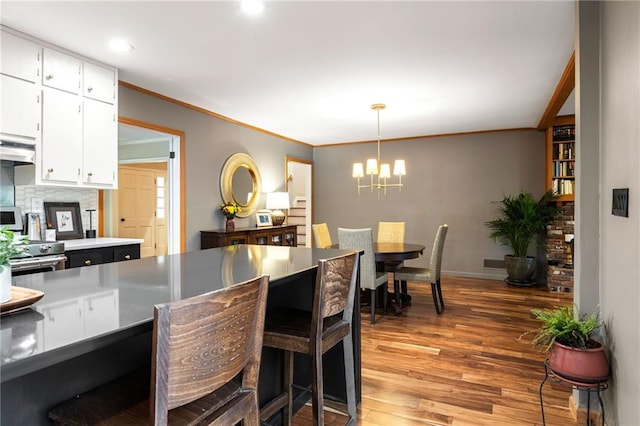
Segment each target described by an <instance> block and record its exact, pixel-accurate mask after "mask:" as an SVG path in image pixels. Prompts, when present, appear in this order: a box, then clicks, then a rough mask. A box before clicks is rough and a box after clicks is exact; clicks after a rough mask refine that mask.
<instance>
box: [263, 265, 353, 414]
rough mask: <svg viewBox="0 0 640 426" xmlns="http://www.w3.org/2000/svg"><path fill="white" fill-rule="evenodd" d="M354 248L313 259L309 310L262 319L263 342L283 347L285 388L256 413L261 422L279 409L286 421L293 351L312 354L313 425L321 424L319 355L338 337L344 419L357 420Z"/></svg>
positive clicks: (285, 311) (289, 410) (289, 408)
mask: <svg viewBox="0 0 640 426" xmlns="http://www.w3.org/2000/svg"><path fill="white" fill-rule="evenodd" d="M358 258H359V255H358V254H357V253H351V254H348V255H344V256H338V257H334V258H331V259H326V260H320V261H319V262H318V275H317V277H316V284H315V293H314V298H313V306H312V311H311V312H308V311H300V310H296V309H279V310H274V311H270V312H269V313H268V314H267V318H266V320H265V329H264V341H263V345H264V346H267V347H271V348H276V349H282V350H283V351H285V354H284V392H283V393H282V394H281V395H279V396H277V397H276V398H274V399H273V400H272V401H271V402H269V403H268V404H266V405H265V406H264V407H263V408H262V410H261V411H260V418H261V420H263V421H266V420H267V419H269V418H270V417H271V416H273V415H274V414H276V413H277V412H278V411H280V410H281V409H282V408H284V414H283V418H284V424H286V425H290V424H291V418H292V406H293V393H292V387H293V359H294V353H295V352H298V353H302V354H306V355H309V357H311V381H312V383H311V393H312V404H313V424H314V425H323V424H324V394H323V383H322V355H323V354H324V353H325V352H327V351H328V350H329V349H331V348H332V347H334V346H335V345H337V344H338V343H340V342H341V341H342V345H343V351H344V366H345V367H344V369H345V372H344V374H345V379H346V390H347V407H346V409H347V413H348V415H349V420H348V422H347V424H355V422H356V392H355V371H354V361H353V341H352V336H351V322H352V318H353V303H354V298H355V289H356V280H357V270H358V269H357V268H358Z"/></svg>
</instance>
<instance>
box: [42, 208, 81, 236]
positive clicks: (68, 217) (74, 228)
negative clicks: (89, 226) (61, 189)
mask: <svg viewBox="0 0 640 426" xmlns="http://www.w3.org/2000/svg"><path fill="white" fill-rule="evenodd" d="M44 211H45V215H46V217H47V225H49V224H51V226H52V228H53V229H54V230H55V232H56V238H57V240H58V241H61V240H74V239H80V238H84V233H83V232H82V218H81V216H80V203H78V202H52V201H45V202H44ZM47 227H48V226H47Z"/></svg>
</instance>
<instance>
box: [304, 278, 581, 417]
mask: <svg viewBox="0 0 640 426" xmlns="http://www.w3.org/2000/svg"><path fill="white" fill-rule="evenodd" d="M442 291H443V295H444V302H445V310H444V312H443V314H442V315H436V313H435V308H434V305H433V300H432V298H431V287H430V286H424V285H422V284H418V283H409V292H410V294H411V295H412V297H413V300H412V304H411V306H408V307H406V308H405V309H404V312H403V313H402V314H401V315H398V316H395V315H392V314H387V315H382V314H379V315H376V321H377V322H376V324H375V325H371V324H370V323H369V315H368V313H367V312H368V310H367V309H364V308H363V309H362V394H363V395H362V403H361V404H360V406H359V407H358V424H359V425H364V426H389V425H392V426H400V425H411V426H414V425H415V426H423V425H456V426H457V425H474V426H480V425H492V426H496V425H497V426H502V425H504V426H507V425H508V426H517V425H541V424H542V419H541V416H540V405H539V399H538V389H539V385H540V382H541V381H542V378H543V376H544V367H543V364H542V362H543V360H544V359H545V354H544V353H540V352H538V350H537V349H536V348H533V347H532V346H531V345H530V341H531V337H530V336H525V337H523V338H522V339H521V340H519V339H518V338H519V336H520V335H521V334H522V333H523V332H525V331H528V330H531V329H534V328H535V327H537V324H538V322H537V321H536V320H535V319H534V318H533V317H532V316H531V314H530V309H532V308H545V307H553V306H557V305H562V304H570V303H572V300H573V295H572V294H566V293H565V294H562V293H551V292H549V291H548V290H546V289H544V288H516V287H511V286H508V285H507V284H505V283H504V282H502V281H494V280H478V279H471V278H459V277H443V279H442ZM378 312H380V311H378ZM569 397H570V390H569V389H567V388H564V387H562V386H560V385H557V384H550V383H549V382H547V384H545V387H544V403H545V415H546V423H547V425H550V426H553V425H557V426H560V425H562V426H573V425H577V423H576V422H575V420H573V417H572V416H571V413H570V412H569V408H568V407H569ZM310 416H311V410H310V409H309V407H305V408H303V409H302V410H301V411H300V412H299V413H298V414H297V415H296V416H295V418H294V424H295V425H296V426H306V425H311V424H312V422H311V417H310ZM344 421H345V418H344V417H342V416H340V415H334V414H332V413H327V414H326V418H325V424H326V425H328V426H332V425H343V424H344Z"/></svg>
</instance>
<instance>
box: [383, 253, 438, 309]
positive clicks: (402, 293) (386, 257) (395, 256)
mask: <svg viewBox="0 0 640 426" xmlns="http://www.w3.org/2000/svg"><path fill="white" fill-rule="evenodd" d="M424 248H425V246H424V245H422V244H415V243H388V242H374V243H373V252H374V254H375V260H376V268H377V269H378V271H383V272H390V273H392V272H393V271H394V270H395V269H396V268H397V267H398V266H399V265H400V264H402V262H404V261H405V260H409V259H417V258H418V257H420V256H421V255H422V254H423V252H424ZM404 286H405V287H404V288H402V289H401V288H400V283H399V282H398V281H396V280H394V282H393V294H390V296H391V297H389V298H388V306H387V308H391V309H393V311H394V313H395V314H396V315H399V314H400V313H402V307H403V306H406V305H407V304H409V303H410V302H411V296H410V295H409V294H408V293H407V288H406V283H405V284H404Z"/></svg>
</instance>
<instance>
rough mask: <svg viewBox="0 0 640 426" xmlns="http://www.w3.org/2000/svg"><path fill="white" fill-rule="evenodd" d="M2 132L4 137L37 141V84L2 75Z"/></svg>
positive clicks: (21, 140) (38, 110) (0, 129)
mask: <svg viewBox="0 0 640 426" xmlns="http://www.w3.org/2000/svg"><path fill="white" fill-rule="evenodd" d="M0 88H1V89H2V96H1V97H0V133H1V134H2V139H4V140H11V141H13V142H31V143H35V139H36V137H37V136H38V125H39V123H40V105H39V103H38V94H39V90H38V89H37V88H36V85H35V84H33V83H29V82H27V81H24V80H20V79H18V78H14V77H8V76H6V75H0Z"/></svg>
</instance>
